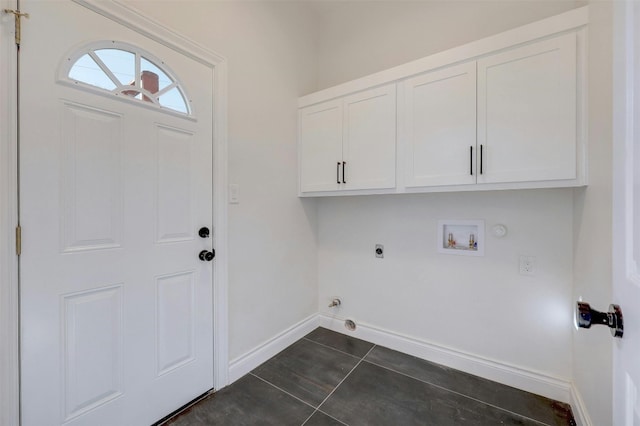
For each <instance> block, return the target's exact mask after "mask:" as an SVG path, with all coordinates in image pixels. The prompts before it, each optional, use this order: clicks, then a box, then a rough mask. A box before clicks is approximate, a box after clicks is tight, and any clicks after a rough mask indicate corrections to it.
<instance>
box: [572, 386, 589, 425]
mask: <svg viewBox="0 0 640 426" xmlns="http://www.w3.org/2000/svg"><path fill="white" fill-rule="evenodd" d="M570 405H571V409H572V410H573V418H574V420H575V421H576V425H577V426H593V422H592V421H591V417H589V412H588V411H587V408H586V406H585V404H584V401H583V400H582V395H580V392H579V391H578V389H576V387H575V385H573V386H571V401H570Z"/></svg>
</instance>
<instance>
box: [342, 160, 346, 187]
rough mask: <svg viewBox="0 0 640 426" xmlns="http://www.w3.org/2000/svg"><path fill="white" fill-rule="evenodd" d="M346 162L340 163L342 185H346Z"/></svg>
mask: <svg viewBox="0 0 640 426" xmlns="http://www.w3.org/2000/svg"><path fill="white" fill-rule="evenodd" d="M346 176H347V162H346V161H343V162H342V183H347V178H346Z"/></svg>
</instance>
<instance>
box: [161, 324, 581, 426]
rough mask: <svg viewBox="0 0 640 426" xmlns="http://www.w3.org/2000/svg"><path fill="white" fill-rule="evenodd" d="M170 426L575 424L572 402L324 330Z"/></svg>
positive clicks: (195, 406)
mask: <svg viewBox="0 0 640 426" xmlns="http://www.w3.org/2000/svg"><path fill="white" fill-rule="evenodd" d="M165 424H166V425H172V426H192V425H228V426H236V425H237V426H243V425H278V426H285V425H294V426H300V425H305V426H327V425H329V426H331V425H349V426H357V425H364V426H375V425H385V426H387V425H389V426H409V425H433V426H447V425H478V426H485V425H486V426H489V425H526V426H529V425H530V426H534V425H535V426H541V425H575V422H574V421H573V416H572V414H571V409H570V407H569V406H568V405H567V404H563V403H560V402H557V401H553V400H550V399H548V398H544V397H541V396H538V395H534V394H531V393H528V392H524V391H521V390H518V389H515V388H512V387H509V386H505V385H501V384H499V383H495V382H491V381H489V380H485V379H482V378H479V377H476V376H472V375H470V374H467V373H463V372H460V371H457V370H453V369H451V368H448V367H444V366H441V365H438V364H434V363H431V362H427V361H424V360H421V359H419V358H415V357H412V356H409V355H405V354H402V353H400V352H396V351H393V350H391V349H387V348H384V347H381V346H376V345H374V344H372V343H368V342H365V341H363V340H359V339H355V338H353V337H350V336H346V335H343V334H340V333H335V332H333V331H330V330H327V329H324V328H318V329H316V330H314V331H313V332H311V333H309V334H308V335H307V336H305V337H304V338H302V339H300V340H299V341H297V342H296V343H294V344H293V345H291V346H289V347H288V348H287V349H285V350H284V351H282V352H280V353H279V354H278V355H276V356H274V357H273V358H271V359H270V360H268V361H267V362H265V363H264V364H262V365H261V366H259V367H258V368H256V369H255V370H253V371H252V372H251V373H249V374H247V375H246V376H244V377H243V378H241V379H240V380H238V381H236V382H235V383H233V384H232V385H230V386H228V387H226V388H224V389H222V390H221V391H219V392H217V393H215V394H213V395H211V396H209V397H207V398H205V399H204V400H202V401H200V402H198V403H197V404H195V405H194V406H192V407H190V408H189V409H187V410H185V411H184V412H182V413H180V414H179V415H177V416H175V417H174V418H172V419H170V420H168V421H167V422H166V423H165Z"/></svg>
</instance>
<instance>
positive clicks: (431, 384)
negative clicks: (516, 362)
mask: <svg viewBox="0 0 640 426" xmlns="http://www.w3.org/2000/svg"><path fill="white" fill-rule="evenodd" d="M372 349H373V348H372ZM367 355H368V354H367ZM362 361H364V362H366V363H368V364H371V365H375V366H377V367H380V368H384V369H385V370H389V371H391V372H393V373H396V374H400V375H402V376H405V377H408V378H410V379H413V380H417V381H419V382H421V383H424V384H427V385H429V386H433V387H435V388H438V389H442V390H444V391H447V392H451V393H453V394H456V395H459V396H462V397H464V398H467V399H470V400H472V401H476V402H480V403H482V404H484V405H487V406H489V407H493V408H496V409H498V410H500V411H504V412H507V413H510V414H514V415H516V416H518V417H522V418H523V419H527V420H531V421H533V422H536V423H539V424H541V425H544V426H550V425H549V424H548V423H544V422H541V421H540V420H536V419H532V418H531V417H527V416H525V415H523V414H520V413H515V412H513V411H510V410H507V409H506V408H502V407H498V406H497V405H493V404H490V403H488V402H485V401H482V400H480V399H477V398H473V397H471V396H469V395H465V394H463V393H460V392H456V391H454V390H452V389H448V388H445V387H444V386H440V385H437V384H435V383H431V382H428V381H426V380H423V379H419V378H417V377H413V376H411V375H409V374H407V373H403V372H401V371H397V370H394V369H393V368H390V367H386V366H384V365H380V364H376V363H375V362H371V361H368V360H366V359H364V358H363V359H362ZM358 364H359V363H358ZM323 403H324V401H323ZM320 405H322V404H320ZM318 407H320V406H318Z"/></svg>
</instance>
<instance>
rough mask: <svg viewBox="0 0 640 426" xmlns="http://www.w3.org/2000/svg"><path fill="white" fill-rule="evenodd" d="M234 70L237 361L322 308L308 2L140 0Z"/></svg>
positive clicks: (232, 270)
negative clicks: (307, 156) (301, 133)
mask: <svg viewBox="0 0 640 426" xmlns="http://www.w3.org/2000/svg"><path fill="white" fill-rule="evenodd" d="M131 3H132V4H133V5H134V7H136V8H138V9H140V10H143V11H144V12H145V13H147V14H148V16H150V17H151V18H153V19H156V20H158V21H160V22H163V23H166V24H167V25H168V26H170V27H172V28H174V29H175V30H177V31H178V32H180V33H182V34H184V35H186V36H187V37H189V38H191V39H193V40H195V41H197V42H199V43H201V44H203V45H205V46H206V47H208V48H210V49H212V50H214V51H215V52H217V53H219V54H221V55H223V56H225V57H226V58H227V59H228V64H229V70H228V73H229V86H228V87H229V182H230V183H234V184H239V185H240V204H237V205H230V206H229V250H230V252H229V321H230V329H229V336H230V342H229V343H230V348H229V357H230V359H232V360H233V359H234V358H236V357H238V356H239V355H241V354H243V353H245V352H246V351H249V350H250V349H253V348H254V347H255V346H257V345H259V344H260V343H262V342H264V341H265V340H267V339H269V338H271V337H273V336H274V335H276V334H278V333H280V332H282V331H283V330H285V329H286V328H288V327H290V326H291V325H293V324H295V323H296V322H298V321H300V320H302V319H304V318H306V317H307V316H309V315H311V314H313V313H315V312H316V311H317V271H316V242H315V207H314V202H313V200H300V199H298V198H297V196H296V182H297V177H296V173H297V172H296V162H297V152H296V129H297V122H296V120H297V115H296V108H297V106H296V102H297V97H298V96H300V95H301V94H303V93H307V92H310V91H313V90H314V88H315V81H316V68H315V65H316V54H315V27H314V21H313V19H312V16H311V15H309V14H308V10H307V8H305V7H304V5H301V4H297V3H281V2H201V1H189V2H182V1H161V2H160V1H154V2H148V1H140V2H138V1H134V2H131Z"/></svg>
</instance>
